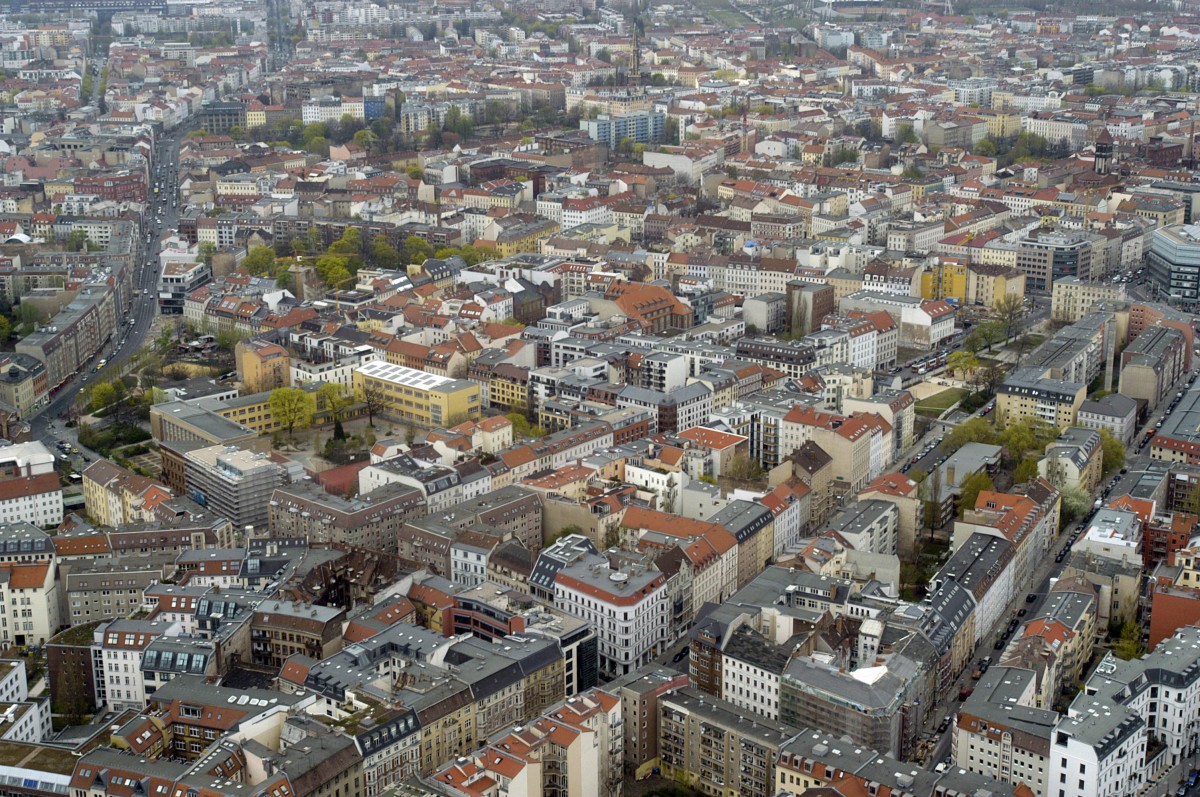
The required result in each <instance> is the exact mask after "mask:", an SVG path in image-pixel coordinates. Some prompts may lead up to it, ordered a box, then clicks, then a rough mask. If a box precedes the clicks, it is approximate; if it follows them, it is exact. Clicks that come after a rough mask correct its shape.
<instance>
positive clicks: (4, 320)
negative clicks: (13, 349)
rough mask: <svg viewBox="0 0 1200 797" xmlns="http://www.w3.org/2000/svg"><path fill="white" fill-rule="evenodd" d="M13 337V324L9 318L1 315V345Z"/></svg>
mask: <svg viewBox="0 0 1200 797" xmlns="http://www.w3.org/2000/svg"><path fill="white" fill-rule="evenodd" d="M11 337H12V322H11V321H9V320H8V316H3V315H0V343H2V342H4V341H7V340H8V339H9V338H11Z"/></svg>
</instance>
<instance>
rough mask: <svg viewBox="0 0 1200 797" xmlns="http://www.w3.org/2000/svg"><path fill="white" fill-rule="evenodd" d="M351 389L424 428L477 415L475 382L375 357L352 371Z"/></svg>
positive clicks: (390, 413)
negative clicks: (352, 384) (406, 366)
mask: <svg viewBox="0 0 1200 797" xmlns="http://www.w3.org/2000/svg"><path fill="white" fill-rule="evenodd" d="M354 390H355V393H356V394H357V395H361V396H365V397H367V399H366V400H367V401H368V402H370V403H374V404H375V405H376V406H378V407H379V412H380V414H382V415H384V416H386V417H388V418H393V419H395V420H397V421H405V422H408V423H413V424H416V425H418V426H422V427H424V428H427V429H428V428H433V427H435V426H436V427H444V426H453V425H454V424H457V423H461V422H462V421H464V420H468V419H470V420H478V419H479V413H480V405H481V402H480V397H479V385H477V384H475V383H474V382H469V381H467V380H465V379H451V378H450V377H448V376H440V375H438V374H431V373H426V372H425V371H417V370H415V369H412V368H405V367H404V366H402V365H394V364H393V363H389V362H382V361H378V360H377V361H375V362H372V363H367V364H366V365H364V366H362V367H361V368H359V369H358V370H357V371H355V372H354Z"/></svg>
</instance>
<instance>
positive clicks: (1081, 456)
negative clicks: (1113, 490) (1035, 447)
mask: <svg viewBox="0 0 1200 797" xmlns="http://www.w3.org/2000/svg"><path fill="white" fill-rule="evenodd" d="M1101 465H1102V457H1101V452H1100V433H1099V432H1097V431H1094V430H1092V429H1085V428H1083V427H1080V426H1072V427H1069V428H1067V429H1064V430H1063V431H1062V432H1061V433H1059V435H1058V439H1056V440H1055V441H1054V442H1053V443H1050V444H1049V445H1048V446H1046V456H1045V457H1043V458H1042V459H1040V460H1038V473H1039V474H1040V475H1041V476H1042V477H1044V478H1046V479H1048V480H1049V481H1050V483H1051V484H1054V485H1057V486H1058V488H1059V489H1060V490H1072V489H1078V490H1083V491H1084V492H1085V493H1088V494H1089V495H1090V494H1091V493H1094V492H1095V491H1096V488H1097V487H1099V486H1100V472H1101Z"/></svg>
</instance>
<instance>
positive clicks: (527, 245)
mask: <svg viewBox="0 0 1200 797" xmlns="http://www.w3.org/2000/svg"><path fill="white" fill-rule="evenodd" d="M559 229H560V228H559V225H558V224H556V223H555V222H553V221H551V220H550V219H539V220H537V221H531V222H528V223H526V224H521V225H518V226H516V227H509V228H508V229H505V230H504V231H503V232H501V233H499V234H498V235H497V236H496V240H494V241H487V240H477V241H476V242H475V246H476V247H480V248H484V249H489V248H490V249H493V250H494V251H495V252H496V254H497V255H499V256H500V257H512V256H513V255H519V254H521V253H523V252H540V251H541V242H542V240H544V239H546V238H549V237H550V236H552V235H556V234H557V233H558V231H559Z"/></svg>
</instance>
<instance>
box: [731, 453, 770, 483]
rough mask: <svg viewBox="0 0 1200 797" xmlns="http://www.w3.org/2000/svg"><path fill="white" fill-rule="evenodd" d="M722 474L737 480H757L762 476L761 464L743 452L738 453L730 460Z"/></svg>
mask: <svg viewBox="0 0 1200 797" xmlns="http://www.w3.org/2000/svg"><path fill="white" fill-rule="evenodd" d="M722 475H723V476H728V477H729V478H731V479H737V480H739V481H757V480H758V479H761V478H762V475H763V469H762V465H761V464H759V463H758V462H756V461H755V460H753V459H751V458H750V457H748V456H746V455H745V454H740V455H738V456H736V457H734V458H733V459H732V460H730V462H729V465H728V466H726V468H725V470H724V471H723V472H722Z"/></svg>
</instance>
